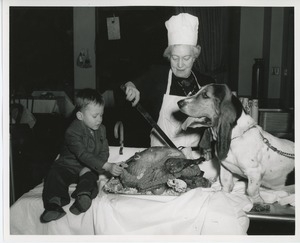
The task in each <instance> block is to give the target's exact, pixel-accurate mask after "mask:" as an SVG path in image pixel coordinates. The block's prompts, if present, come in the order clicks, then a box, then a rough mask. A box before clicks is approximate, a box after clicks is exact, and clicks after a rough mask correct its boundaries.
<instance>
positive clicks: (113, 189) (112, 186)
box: [102, 177, 184, 196]
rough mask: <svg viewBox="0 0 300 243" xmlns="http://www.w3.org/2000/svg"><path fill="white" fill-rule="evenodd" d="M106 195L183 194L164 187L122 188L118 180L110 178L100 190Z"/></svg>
mask: <svg viewBox="0 0 300 243" xmlns="http://www.w3.org/2000/svg"><path fill="white" fill-rule="evenodd" d="M102 190H103V191H104V192H106V193H112V194H123V195H124V194H125V195H155V196H157V195H161V196H180V195H181V194H183V193H184V192H177V191H175V190H174V189H173V188H170V187H166V188H165V190H160V189H157V190H155V189H154V190H149V191H138V190H137V189H136V188H132V187H124V186H123V185H122V183H121V181H120V180H119V178H114V177H112V178H111V179H110V180H109V181H108V182H107V183H106V184H105V185H104V186H103V189H102Z"/></svg>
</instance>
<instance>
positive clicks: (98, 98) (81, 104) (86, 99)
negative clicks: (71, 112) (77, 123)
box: [75, 88, 104, 111]
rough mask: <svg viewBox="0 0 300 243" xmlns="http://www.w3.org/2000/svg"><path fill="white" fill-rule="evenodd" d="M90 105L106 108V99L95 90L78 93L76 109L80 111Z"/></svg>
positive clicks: (82, 90) (84, 90) (83, 90)
mask: <svg viewBox="0 0 300 243" xmlns="http://www.w3.org/2000/svg"><path fill="white" fill-rule="evenodd" d="M90 103H95V104H98V105H103V106H104V99H103V97H102V95H101V94H100V93H99V92H98V91H97V90H95V89H89V88H86V89H81V90H80V91H78V93H77V95H76V99H75V106H76V108H75V109H76V110H77V111H80V110H82V109H84V108H85V107H86V106H87V105H88V104H90Z"/></svg>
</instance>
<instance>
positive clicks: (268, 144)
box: [231, 125, 295, 159]
mask: <svg viewBox="0 0 300 243" xmlns="http://www.w3.org/2000/svg"><path fill="white" fill-rule="evenodd" d="M252 128H257V126H256V125H253V126H251V127H249V128H248V129H247V130H246V131H244V132H243V134H242V135H244V134H245V133H246V132H248V131H249V130H250V129H252ZM257 130H258V131H259V134H260V136H261V138H262V139H263V142H264V143H265V144H266V145H267V146H268V147H269V148H270V149H272V150H273V151H274V152H276V153H278V154H280V155H282V156H285V157H287V158H290V159H295V154H290V153H286V152H283V151H281V150H279V149H277V148H275V147H274V146H272V144H271V143H270V142H269V140H268V139H267V138H265V137H264V135H263V134H262V132H261V131H260V129H258V128H257ZM238 137H240V136H237V137H234V138H232V139H231V140H233V139H236V138H238Z"/></svg>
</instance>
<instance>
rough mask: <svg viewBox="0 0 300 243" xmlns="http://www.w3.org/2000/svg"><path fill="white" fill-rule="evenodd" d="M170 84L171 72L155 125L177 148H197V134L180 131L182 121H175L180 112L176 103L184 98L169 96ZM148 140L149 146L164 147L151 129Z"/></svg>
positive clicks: (198, 138)
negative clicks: (149, 140)
mask: <svg viewBox="0 0 300 243" xmlns="http://www.w3.org/2000/svg"><path fill="white" fill-rule="evenodd" d="M192 74H193V73H192ZM193 75H194V74H193ZM194 77H195V75H194ZM195 79H196V77H195ZM196 82H197V79H196ZM171 83H172V71H171V70H170V71H169V77H168V85H167V90H166V93H165V95H164V98H163V102H162V106H161V109H160V112H159V117H158V121H157V124H158V126H159V127H160V128H161V129H162V130H163V131H164V132H165V133H166V135H167V136H168V137H169V138H170V139H171V141H172V142H173V143H174V144H175V145H176V146H177V147H179V146H183V147H195V146H198V144H199V141H200V135H199V134H198V133H192V132H193V131H190V132H187V131H184V130H182V128H181V125H182V123H183V121H182V120H178V119H176V117H175V116H174V114H175V113H176V112H180V110H179V107H178V105H177V102H178V101H179V100H181V99H184V98H185V96H176V95H170V88H171ZM197 84H198V82H197ZM198 86H199V84H198ZM199 88H200V86H199ZM150 139H151V146H165V145H166V143H165V142H164V140H163V139H162V138H161V137H160V136H159V134H158V133H157V132H156V131H155V130H154V129H152V132H151V134H150Z"/></svg>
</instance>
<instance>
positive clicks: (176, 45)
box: [125, 13, 214, 147]
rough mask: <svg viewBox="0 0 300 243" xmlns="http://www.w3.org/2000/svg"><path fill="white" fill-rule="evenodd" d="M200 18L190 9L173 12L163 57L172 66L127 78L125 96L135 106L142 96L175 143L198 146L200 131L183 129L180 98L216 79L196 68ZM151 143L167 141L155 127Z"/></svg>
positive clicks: (157, 144)
mask: <svg viewBox="0 0 300 243" xmlns="http://www.w3.org/2000/svg"><path fill="white" fill-rule="evenodd" d="M198 24H199V23H198V18H197V17H195V16H192V15H190V14H187V13H181V14H179V15H176V16H172V17H171V18H170V19H169V20H168V21H166V23H165V25H166V28H167V30H168V47H167V48H166V49H165V52H164V57H166V58H168V60H169V62H170V67H152V68H151V69H150V70H149V72H147V73H146V74H145V75H143V76H142V77H140V78H139V79H137V80H135V81H133V82H127V83H126V84H125V86H126V99H127V100H129V101H132V105H133V106H135V105H136V104H137V103H138V102H139V101H140V100H141V102H142V104H143V106H145V108H146V109H147V110H148V111H149V113H150V114H151V115H152V116H153V118H154V119H157V118H158V121H157V123H158V125H159V126H160V127H161V129H162V130H163V131H164V132H165V133H166V134H167V136H168V137H169V138H170V139H171V140H172V141H173V143H174V144H175V145H176V146H178V147H179V146H183V147H194V146H198V144H199V140H200V135H199V131H198V132H197V131H193V130H192V129H191V130H187V131H183V130H182V129H181V124H182V122H183V120H184V119H185V118H186V117H184V116H183V114H182V113H181V112H180V111H179V108H178V106H177V102H178V101H179V100H180V99H183V98H184V97H186V96H189V95H193V94H196V93H197V92H198V90H199V89H200V87H201V86H204V85H206V84H208V83H212V82H214V80H213V79H212V78H211V77H207V76H204V75H201V74H200V73H198V72H196V71H195V70H194V69H193V64H194V62H195V60H196V58H197V57H198V56H199V55H200V52H201V47H200V46H199V45H197V39H198ZM150 137H151V146H162V145H165V143H164V141H163V140H162V139H161V138H160V136H159V135H158V134H156V133H155V131H152V133H151V136H150Z"/></svg>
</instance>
